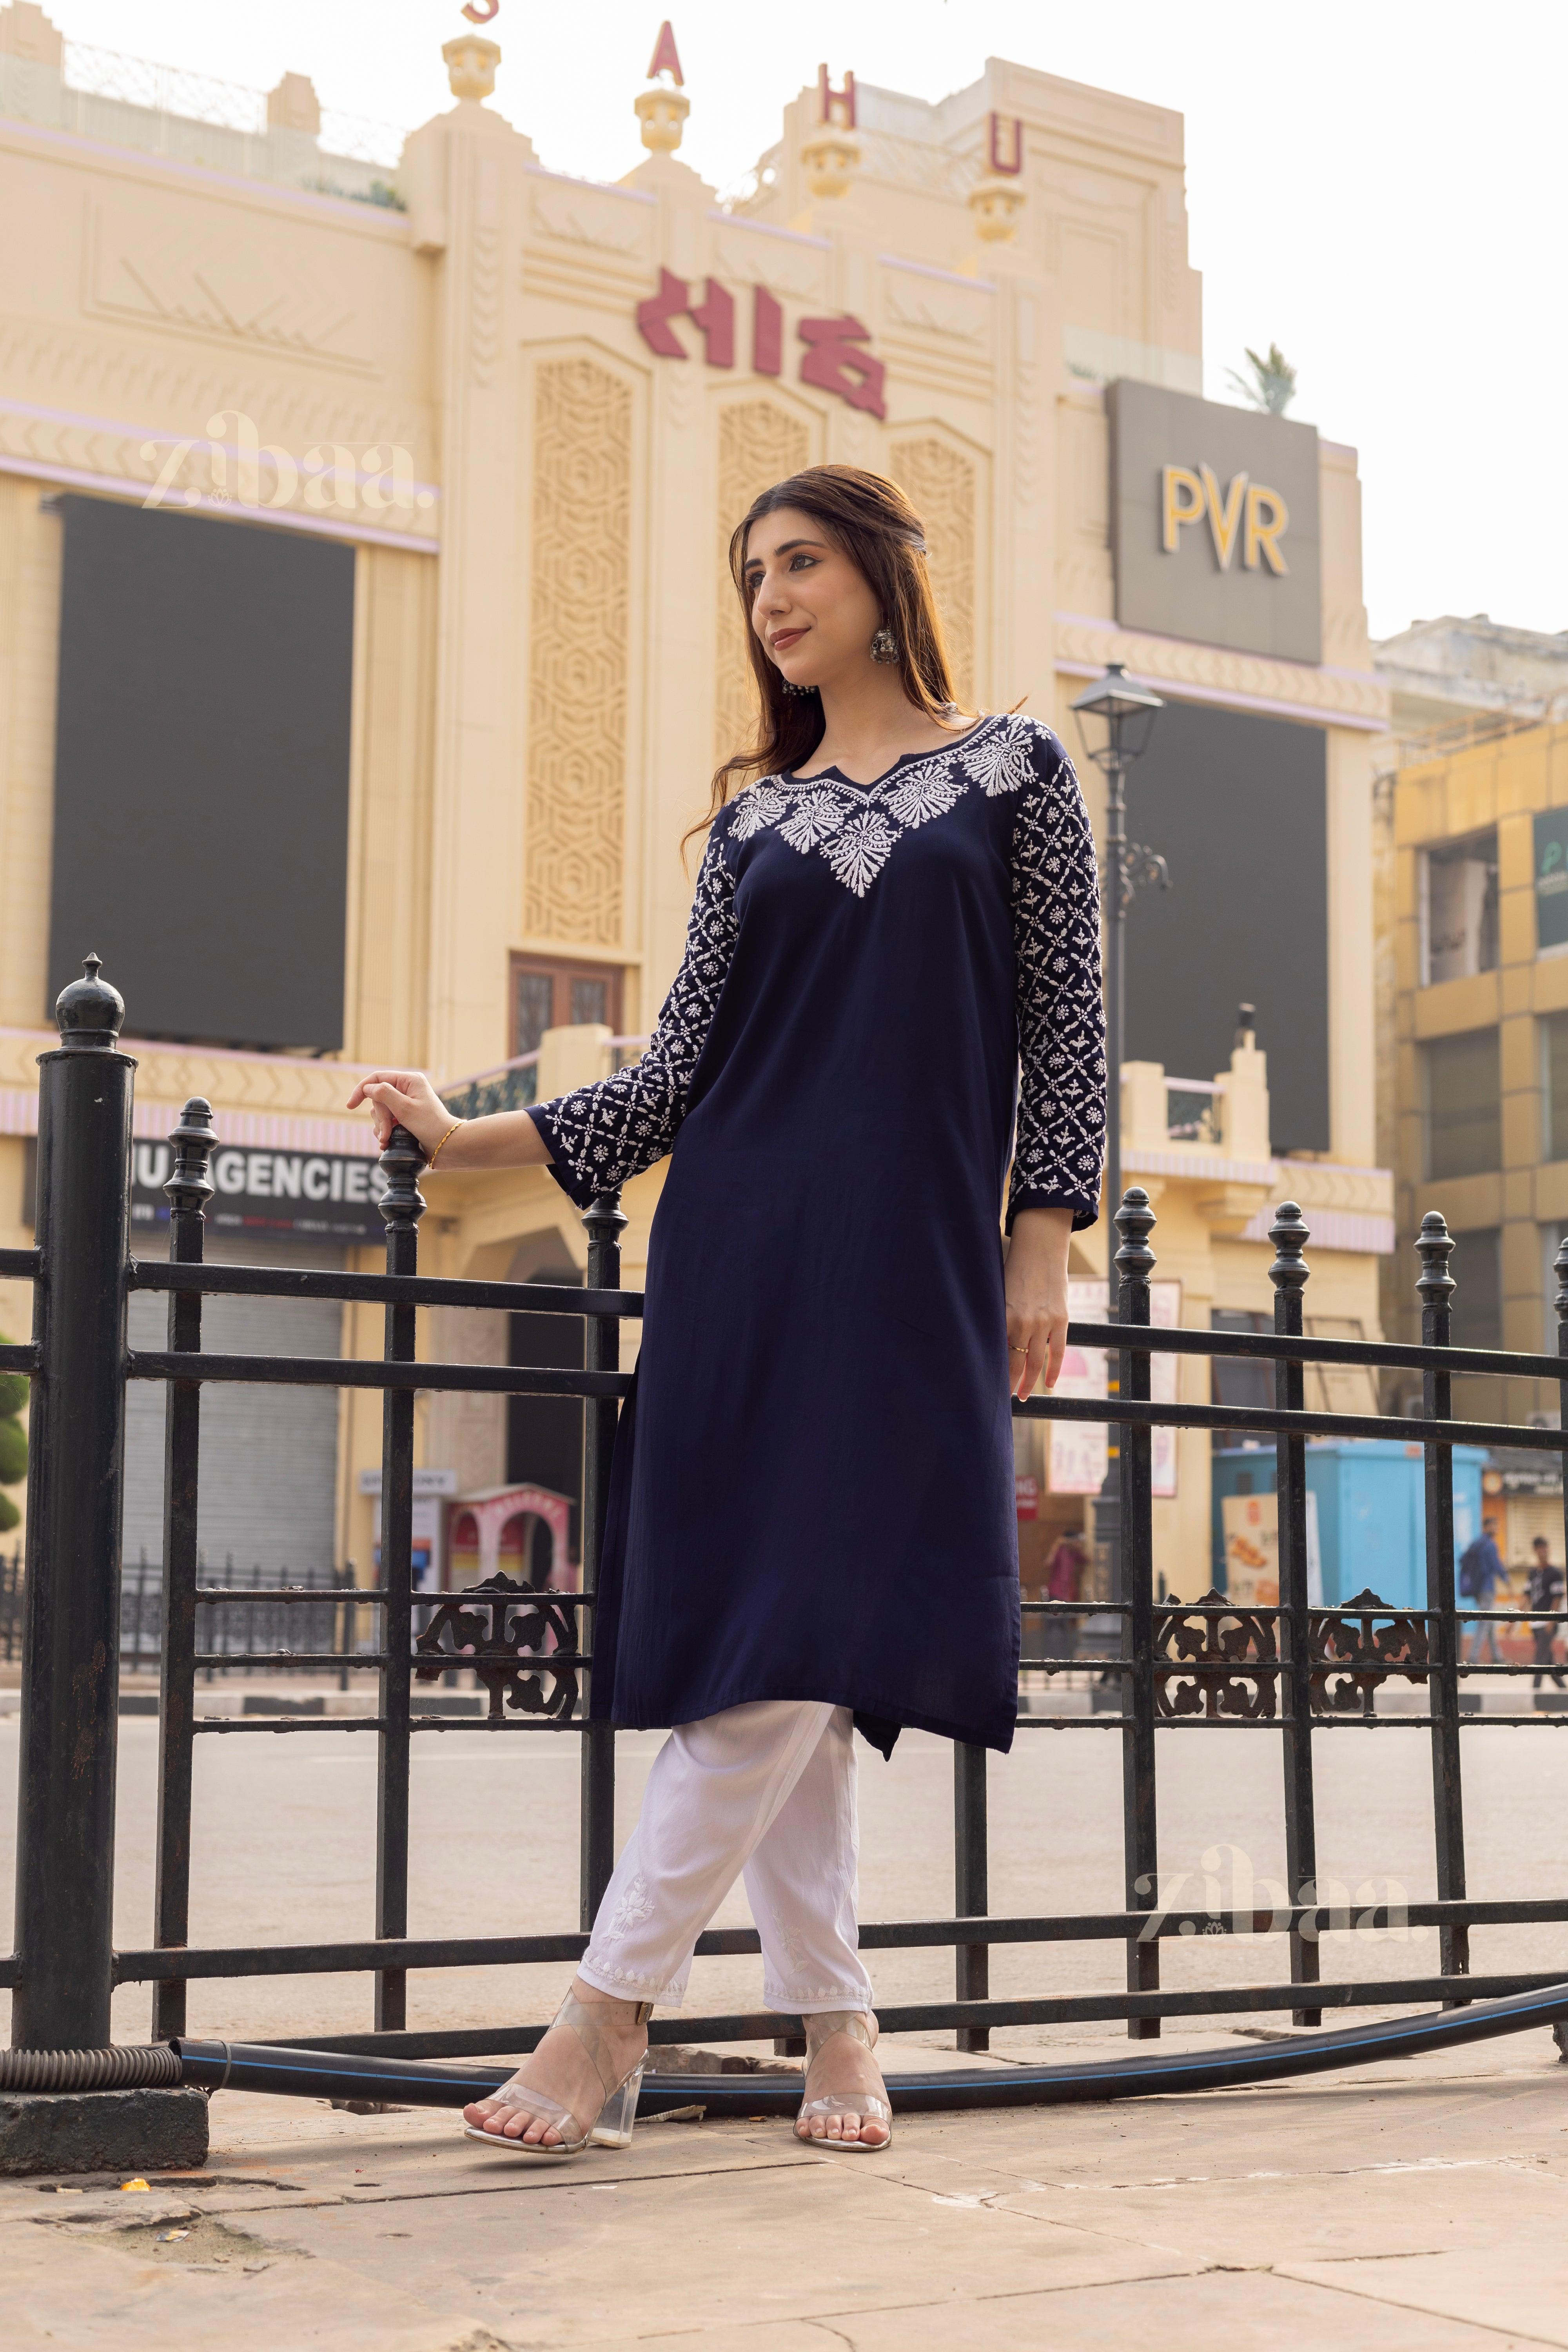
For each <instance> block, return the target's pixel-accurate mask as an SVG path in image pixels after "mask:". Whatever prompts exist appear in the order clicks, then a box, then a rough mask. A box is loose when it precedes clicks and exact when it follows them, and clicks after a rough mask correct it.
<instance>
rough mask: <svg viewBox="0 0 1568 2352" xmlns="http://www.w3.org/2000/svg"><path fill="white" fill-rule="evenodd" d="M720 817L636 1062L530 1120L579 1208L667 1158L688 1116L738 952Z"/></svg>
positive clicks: (542, 1107) (541, 1108)
mask: <svg viewBox="0 0 1568 2352" xmlns="http://www.w3.org/2000/svg"><path fill="white" fill-rule="evenodd" d="M725 830H726V827H725V824H724V820H723V818H722V817H721V818H720V819H719V821H718V823H717V824H715V825H714V826H713V828H712V830H711V832H710V834H709V836H708V846H707V848H706V850H705V851H704V853H703V857H702V866H701V870H700V873H699V875H698V877H697V895H696V897H695V898H694V899H693V901H692V906H691V920H690V922H689V924H688V926H687V931H686V953H685V955H684V956H683V957H682V959H681V964H680V969H679V971H678V972H677V973H676V975H675V980H674V983H673V985H672V986H671V988H670V992H669V994H668V996H667V997H666V998H665V1000H664V1003H663V1005H662V1006H661V1008H660V1011H659V1016H658V1023H657V1024H656V1026H655V1029H654V1033H653V1035H652V1036H651V1037H650V1038H649V1039H648V1043H647V1052H646V1053H645V1054H644V1055H643V1057H642V1059H641V1060H640V1061H639V1062H634V1063H632V1064H631V1065H630V1066H629V1067H627V1068H626V1069H624V1070H616V1072H614V1074H613V1075H612V1076H609V1077H607V1078H600V1079H598V1080H597V1081H596V1082H595V1084H594V1085H592V1086H586V1087H574V1090H573V1092H572V1093H571V1094H569V1095H557V1096H556V1097H555V1099H554V1101H553V1102H547V1103H540V1104H537V1105H536V1106H535V1107H534V1108H532V1109H531V1111H530V1113H529V1116H530V1118H531V1119H532V1120H533V1122H534V1125H535V1126H536V1127H537V1128H538V1129H539V1131H540V1133H541V1134H542V1136H543V1138H544V1140H545V1142H546V1143H547V1144H548V1145H549V1147H550V1157H551V1171H550V1172H551V1174H552V1176H553V1177H554V1178H555V1180H556V1181H557V1183H558V1184H559V1185H560V1186H561V1188H562V1190H563V1192H566V1193H567V1194H568V1195H569V1196H570V1197H571V1199H572V1200H574V1202H576V1204H577V1206H578V1207H579V1208H580V1209H585V1208H586V1207H587V1206H588V1204H589V1202H591V1201H592V1200H593V1199H594V1197H595V1193H598V1192H609V1191H612V1190H613V1189H614V1188H615V1187H616V1185H619V1184H624V1183H626V1181H627V1180H628V1179H629V1178H630V1177H633V1176H640V1175H641V1174H642V1172H643V1171H644V1169H645V1168H651V1167H652V1166H653V1164H654V1161H655V1160H662V1159H663V1158H664V1156H665V1153H666V1152H667V1151H668V1150H669V1149H670V1147H671V1146H672V1144H673V1143H674V1141H675V1138H676V1134H677V1132H678V1130H679V1126H680V1122H681V1120H682V1118H684V1117H685V1115H686V1103H687V1097H688V1096H689V1093H690V1090H691V1078H692V1073H693V1072H694V1070H695V1069H696V1067H697V1058H698V1055H700V1053H701V1051H702V1047H703V1044H704V1042H705V1040H706V1038H707V1035H708V1032H709V1030H710V1027H711V1026H712V1022H713V1014H714V1011H715V1008H716V1007H717V1005H718V1003H719V993H720V991H721V988H722V987H723V984H724V977H725V974H726V973H727V972H728V971H729V969H730V961H731V956H732V955H733V953H734V947H735V884H734V877H733V876H732V875H731V871H730V867H729V864H728V862H727V860H726V858H725V856H724V847H723V835H724V833H725Z"/></svg>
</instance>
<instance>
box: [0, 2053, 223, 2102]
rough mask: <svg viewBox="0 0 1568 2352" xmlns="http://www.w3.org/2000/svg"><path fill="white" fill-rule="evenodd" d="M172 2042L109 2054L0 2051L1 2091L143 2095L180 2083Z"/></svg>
mask: <svg viewBox="0 0 1568 2352" xmlns="http://www.w3.org/2000/svg"><path fill="white" fill-rule="evenodd" d="M184 2079H185V2078H184V2073H183V2072H182V2070H181V2066H180V2053H179V2052H178V2050H176V2049H175V2047H174V2043H173V2042H121V2043H120V2044H119V2045H118V2046H117V2047H116V2048H115V2049H113V2050H0V2091H145V2090H153V2089H160V2090H161V2089H165V2088H173V2087H174V2086H175V2085H177V2084H181V2083H183V2082H184Z"/></svg>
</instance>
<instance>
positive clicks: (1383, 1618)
mask: <svg viewBox="0 0 1568 2352" xmlns="http://www.w3.org/2000/svg"><path fill="white" fill-rule="evenodd" d="M1308 1643H1309V1645H1310V1654H1311V1660H1312V1712H1313V1714H1314V1715H1350V1714H1360V1715H1363V1716H1367V1717H1372V1716H1374V1715H1375V1714H1376V1712H1377V1707H1376V1699H1377V1693H1378V1689H1379V1687H1380V1685H1382V1684H1384V1683H1385V1682H1388V1681H1390V1680H1392V1678H1393V1677H1394V1675H1399V1676H1401V1677H1402V1678H1403V1679H1404V1680H1405V1682H1409V1683H1424V1682H1425V1681H1426V1677H1427V1675H1429V1674H1430V1672H1431V1652H1430V1645H1429V1643H1428V1642H1427V1639H1426V1623H1425V1622H1424V1621H1423V1620H1422V1619H1421V1618H1420V1617H1412V1616H1406V1615H1405V1614H1404V1613H1403V1612H1401V1611H1400V1610H1398V1609H1396V1608H1394V1606H1393V1604H1392V1603H1391V1602H1389V1601H1383V1600H1380V1599H1379V1597H1378V1595H1377V1594H1376V1593H1375V1592H1373V1591H1370V1590H1369V1591H1364V1592H1358V1593H1357V1594H1356V1596H1355V1599H1354V1600H1353V1601H1344V1602H1342V1605H1341V1606H1340V1607H1339V1608H1338V1609H1314V1610H1313V1611H1312V1612H1311V1614H1310V1617H1309V1619H1308Z"/></svg>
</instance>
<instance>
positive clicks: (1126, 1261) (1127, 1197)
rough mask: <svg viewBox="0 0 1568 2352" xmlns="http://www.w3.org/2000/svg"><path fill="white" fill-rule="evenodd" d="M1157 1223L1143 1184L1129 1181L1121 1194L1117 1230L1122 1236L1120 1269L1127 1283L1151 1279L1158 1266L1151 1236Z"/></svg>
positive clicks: (1117, 1269)
mask: <svg viewBox="0 0 1568 2352" xmlns="http://www.w3.org/2000/svg"><path fill="white" fill-rule="evenodd" d="M1157 1222H1158V1221H1157V1219H1156V1218H1155V1215H1154V1212H1153V1210H1152V1208H1151V1207H1150V1205H1149V1195H1148V1193H1147V1192H1145V1191H1144V1190H1143V1187H1142V1184H1129V1186H1128V1187H1127V1190H1126V1192H1123V1194H1122V1195H1121V1207H1120V1208H1119V1209H1118V1210H1117V1212H1116V1230H1117V1232H1118V1233H1119V1234H1121V1248H1120V1249H1119V1250H1118V1251H1117V1253H1116V1271H1117V1273H1118V1274H1119V1275H1120V1276H1121V1279H1122V1281H1123V1282H1147V1281H1148V1279H1149V1276H1150V1275H1151V1274H1152V1271H1153V1268H1154V1253H1153V1251H1152V1249H1151V1248H1150V1246H1149V1236H1150V1234H1152V1232H1153V1230H1154V1227H1155V1224H1156V1223H1157Z"/></svg>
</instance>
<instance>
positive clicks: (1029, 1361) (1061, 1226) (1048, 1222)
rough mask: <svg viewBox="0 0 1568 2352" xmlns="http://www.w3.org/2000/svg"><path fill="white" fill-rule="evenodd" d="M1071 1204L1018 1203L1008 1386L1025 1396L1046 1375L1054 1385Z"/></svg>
mask: <svg viewBox="0 0 1568 2352" xmlns="http://www.w3.org/2000/svg"><path fill="white" fill-rule="evenodd" d="M1071 1238H1072V1211H1071V1210H1070V1209H1020V1210H1019V1212H1018V1213H1017V1215H1016V1217H1015V1218H1014V1220H1013V1234H1012V1238H1011V1240H1010V1241H1009V1242H1008V1244H1007V1265H1006V1284H1005V1287H1006V1298H1007V1386H1008V1389H1009V1391H1010V1392H1011V1393H1012V1394H1013V1395H1014V1396H1016V1397H1026V1396H1028V1395H1029V1394H1030V1393H1031V1392H1032V1391H1033V1390H1034V1387H1035V1384H1036V1382H1037V1381H1040V1380H1041V1379H1042V1376H1043V1380H1044V1385H1045V1386H1046V1387H1047V1389H1054V1388H1055V1386H1056V1384H1057V1379H1058V1374H1059V1373H1060V1371H1061V1368H1062V1356H1063V1354H1064V1352H1065V1350H1066V1348H1067V1339H1068V1243H1069V1241H1070V1240H1071Z"/></svg>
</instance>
